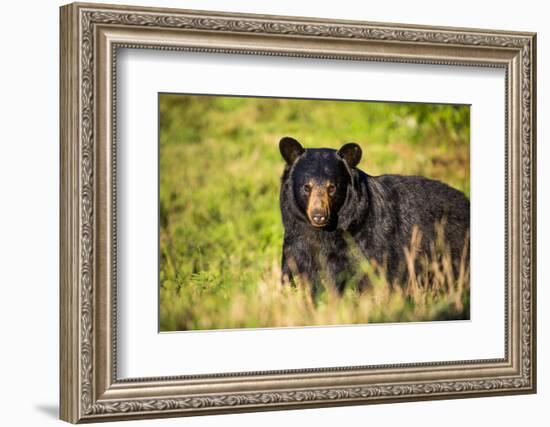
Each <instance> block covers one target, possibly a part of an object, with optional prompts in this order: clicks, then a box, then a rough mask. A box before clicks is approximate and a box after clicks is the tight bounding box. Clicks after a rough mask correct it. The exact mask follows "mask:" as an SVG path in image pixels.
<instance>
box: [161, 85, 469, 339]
mask: <svg viewBox="0 0 550 427" xmlns="http://www.w3.org/2000/svg"><path fill="white" fill-rule="evenodd" d="M469 132H470V129H469V108H468V107H465V106H464V107H455V106H442V105H426V104H396V103H361V102H338V101H317V100H307V101H306V100H283V99H259V98H234V97H209V96H184V95H161V96H160V284H161V288H160V328H161V331H173V330H192V329H218V328H242V327H273V326H299V325H322V324H341V323H367V322H399V321H416V320H433V319H443V318H464V317H468V312H469V308H468V307H469V302H468V301H469V286H468V283H467V280H466V279H464V278H461V279H460V280H458V278H456V279H455V278H449V277H445V278H444V280H443V279H442V280H443V281H441V283H440V284H439V285H438V286H437V287H434V286H431V284H430V283H426V282H422V283H419V284H418V286H417V287H418V289H416V291H415V292H414V293H411V292H410V290H407V289H408V288H407V287H401V286H393V285H390V284H387V283H384V282H383V280H381V279H380V280H378V281H377V282H376V283H378V284H377V285H375V286H373V288H372V289H371V290H370V291H368V292H366V293H365V294H363V295H359V294H358V293H357V292H356V291H354V290H353V289H349V290H348V291H346V293H345V294H344V295H343V296H342V297H337V296H335V295H332V294H331V293H330V292H327V293H323V294H321V296H319V297H318V298H317V299H316V300H312V299H311V297H310V295H309V293H308V292H307V291H306V290H304V289H302V288H301V287H296V288H290V287H285V288H283V287H281V286H280V284H279V282H280V257H281V247H282V238H283V228H282V224H281V217H280V212H279V204H278V200H279V180H280V175H281V173H282V169H283V160H282V159H281V157H280V154H279V150H278V141H279V139H280V138H281V137H282V136H285V135H288V136H292V137H294V138H296V139H298V140H299V141H300V142H301V143H302V144H303V145H304V146H305V147H306V148H307V147H311V148H313V147H330V148H339V147H340V146H341V145H342V144H343V143H345V142H350V141H354V142H357V143H358V144H360V145H361V147H362V148H363V159H362V161H361V163H360V164H359V167H360V168H361V169H363V170H364V171H365V172H367V173H369V174H371V175H378V174H384V173H401V174H416V175H423V176H427V177H430V178H435V179H439V180H441V181H444V182H446V183H448V184H450V185H451V186H453V187H455V188H458V189H460V190H462V191H463V192H465V193H466V194H467V195H469V191H470V185H469V182H470V178H469ZM459 282H460V283H459ZM438 283H439V282H438Z"/></svg>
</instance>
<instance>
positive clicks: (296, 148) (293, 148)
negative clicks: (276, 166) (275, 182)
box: [279, 136, 305, 165]
mask: <svg viewBox="0 0 550 427" xmlns="http://www.w3.org/2000/svg"><path fill="white" fill-rule="evenodd" d="M279 150H280V151H281V155H282V156H283V159H285V161H286V162H287V164H289V165H291V164H292V163H294V162H295V161H296V159H297V158H298V156H299V155H300V154H302V153H303V152H304V151H305V150H304V147H302V146H301V145H300V143H299V142H298V141H296V140H295V139H294V138H291V137H289V136H285V137H284V138H281V140H280V141H279Z"/></svg>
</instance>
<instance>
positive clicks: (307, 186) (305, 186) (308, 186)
mask: <svg viewBox="0 0 550 427" xmlns="http://www.w3.org/2000/svg"><path fill="white" fill-rule="evenodd" d="M304 191H305V192H306V193H309V192H311V185H309V184H305V185H304Z"/></svg>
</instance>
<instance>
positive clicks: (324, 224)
mask: <svg viewBox="0 0 550 427" xmlns="http://www.w3.org/2000/svg"><path fill="white" fill-rule="evenodd" d="M279 149H280V151H281V155H282V156H283V158H284V159H285V162H286V168H285V176H286V178H287V182H288V185H289V187H288V188H287V191H290V192H291V194H290V197H291V198H292V199H293V201H294V204H295V205H296V208H297V209H298V210H299V212H300V213H301V215H302V217H303V218H305V219H307V221H308V222H309V223H310V224H311V225H312V226H313V227H316V228H320V229H322V228H327V229H332V228H334V227H335V226H337V223H338V215H339V213H340V212H339V211H340V210H341V209H342V207H343V206H344V204H345V202H346V199H347V198H348V192H349V191H350V190H351V187H352V184H353V178H354V173H355V167H356V166H357V164H358V163H359V161H360V160H361V154H362V152H361V147H359V145H357V144H355V143H348V144H345V145H344V146H342V148H340V149H339V150H332V149H329V148H308V149H304V148H303V147H302V146H301V145H300V143H299V142H298V141H296V140H295V139H294V138H290V137H284V138H282V139H281V141H280V142H279Z"/></svg>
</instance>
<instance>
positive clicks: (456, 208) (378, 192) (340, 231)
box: [280, 138, 470, 291]
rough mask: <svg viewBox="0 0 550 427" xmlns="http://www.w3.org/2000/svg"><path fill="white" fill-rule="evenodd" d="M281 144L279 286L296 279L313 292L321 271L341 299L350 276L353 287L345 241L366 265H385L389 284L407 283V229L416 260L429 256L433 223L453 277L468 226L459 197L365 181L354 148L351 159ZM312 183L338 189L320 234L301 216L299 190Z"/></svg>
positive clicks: (408, 184)
mask: <svg viewBox="0 0 550 427" xmlns="http://www.w3.org/2000/svg"><path fill="white" fill-rule="evenodd" d="M285 139H286V140H287V141H286V143H284V142H283V140H285ZM283 140H281V153H282V154H283V157H284V158H285V160H287V165H286V166H285V169H284V172H283V176H282V179H281V193H280V206H281V213H282V219H283V225H284V229H285V236H284V244H283V259H282V273H283V282H287V281H293V277H294V276H295V275H298V276H299V277H300V279H301V280H303V281H305V282H307V283H310V284H312V285H313V288H314V290H315V289H316V288H317V287H318V284H319V282H320V280H321V277H320V274H319V272H321V271H324V272H325V273H324V274H325V275H324V276H323V280H325V281H326V280H327V279H328V282H329V283H332V284H333V285H334V286H335V287H336V288H337V289H338V290H339V291H342V290H343V288H344V286H345V284H346V282H347V281H348V280H349V279H350V277H351V276H354V275H355V276H354V277H355V279H357V276H356V274H357V270H356V268H355V267H354V262H353V261H352V260H351V259H350V257H349V256H348V255H347V254H348V253H349V252H348V249H349V238H351V239H352V240H353V241H354V242H355V244H356V245H357V246H358V247H359V248H360V250H361V252H362V253H363V254H364V255H365V256H366V257H367V258H368V259H371V260H375V261H376V262H377V263H378V264H379V265H385V267H386V272H387V277H388V279H389V280H390V281H392V280H394V279H396V280H398V281H400V282H401V283H403V282H406V268H405V253H404V248H409V247H410V245H411V235H412V231H413V226H415V225H416V226H417V227H418V228H419V229H420V231H421V233H422V239H421V246H420V255H422V254H424V255H426V256H429V254H430V253H431V252H430V245H431V244H432V243H433V241H434V239H435V237H436V231H435V223H436V222H437V221H440V220H442V219H443V218H445V221H446V225H445V228H444V230H445V239H446V243H447V244H448V245H449V247H450V249H451V255H452V258H453V267H454V268H455V272H456V269H457V268H458V265H459V262H460V258H461V256H462V253H463V248H464V244H465V242H468V235H469V224H470V202H469V201H468V199H467V198H466V197H465V196H464V195H463V194H462V193H461V192H460V191H458V190H455V189H454V188H451V187H449V186H448V185H446V184H444V183H442V182H439V181H434V180H430V179H427V178H423V177H420V176H402V175H382V176H370V175H367V174H366V173H365V172H363V171H361V170H359V169H357V168H355V167H354V166H355V165H356V163H358V161H359V159H360V157H361V149H360V148H359V147H358V146H355V147H356V149H357V150H358V153H359V154H358V156H359V158H358V159H357V158H353V157H351V158H350V157H349V156H348V153H342V150H343V149H341V150H340V151H338V152H337V151H336V150H332V149H324V148H322V149H307V150H304V149H301V150H300V148H301V146H300V145H299V144H298V143H297V141H294V140H292V139H291V138H283ZM288 140H292V141H294V142H296V144H298V145H295V144H294V142H292V144H289V143H288ZM350 145H355V144H350ZM345 147H346V146H345ZM285 150H286V151H285ZM352 154H353V155H356V154H357V153H352ZM350 163H351V164H352V166H351V167H350ZM354 163H355V164H354ZM311 177H314V178H322V179H330V180H336V181H337V183H338V184H337V189H336V193H337V194H335V195H334V197H333V198H332V201H331V204H332V203H333V209H331V215H330V220H329V223H328V224H327V225H326V226H325V227H322V228H317V227H314V226H312V225H311V222H310V220H309V219H308V216H307V214H306V212H305V210H304V198H305V196H304V195H303V194H302V192H301V191H302V190H301V185H302V183H303V182H304V179H309V178H311ZM346 239H348V240H346ZM327 273H328V275H327ZM327 276H328V277H327ZM367 284H368V277H361V278H360V280H359V286H360V288H364V287H365V286H366V285H367Z"/></svg>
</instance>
